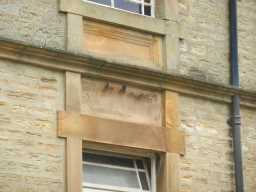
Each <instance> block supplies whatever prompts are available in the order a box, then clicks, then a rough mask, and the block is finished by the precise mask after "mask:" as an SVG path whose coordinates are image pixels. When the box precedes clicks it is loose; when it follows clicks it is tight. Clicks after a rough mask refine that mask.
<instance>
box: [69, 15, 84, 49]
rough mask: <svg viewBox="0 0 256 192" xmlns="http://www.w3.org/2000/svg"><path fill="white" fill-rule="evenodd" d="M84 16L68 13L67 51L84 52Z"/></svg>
mask: <svg viewBox="0 0 256 192" xmlns="http://www.w3.org/2000/svg"><path fill="white" fill-rule="evenodd" d="M83 31H84V30H83V17H82V16H81V15H75V14H73V13H67V41H66V47H67V51H69V52H72V53H83V52H84V33H83Z"/></svg>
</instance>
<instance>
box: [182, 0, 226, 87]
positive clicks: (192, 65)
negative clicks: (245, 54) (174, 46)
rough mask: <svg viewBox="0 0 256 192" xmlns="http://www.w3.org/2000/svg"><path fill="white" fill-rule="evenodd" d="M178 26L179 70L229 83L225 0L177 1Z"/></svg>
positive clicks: (188, 74)
mask: <svg viewBox="0 0 256 192" xmlns="http://www.w3.org/2000/svg"><path fill="white" fill-rule="evenodd" d="M179 2H180V3H179V20H180V25H181V26H180V27H181V29H180V30H181V34H180V35H181V37H180V62H179V66H178V73H180V74H183V75H186V76H190V77H192V78H194V79H198V80H202V81H208V82H215V83H219V84H228V83H229V65H230V64H229V28H228V27H229V20H228V15H229V11H228V0H223V1H219V0H213V1H207V0H206V1H197V0H180V1H179Z"/></svg>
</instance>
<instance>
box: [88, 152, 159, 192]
mask: <svg viewBox="0 0 256 192" xmlns="http://www.w3.org/2000/svg"><path fill="white" fill-rule="evenodd" d="M155 177H156V176H155V160H154V158H140V157H130V156H123V155H119V154H118V155H117V154H106V153H101V152H83V190H84V191H85V192H155V188H156V183H155Z"/></svg>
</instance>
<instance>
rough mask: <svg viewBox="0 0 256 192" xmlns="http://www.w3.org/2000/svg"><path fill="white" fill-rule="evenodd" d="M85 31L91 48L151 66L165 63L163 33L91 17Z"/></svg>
mask: <svg viewBox="0 0 256 192" xmlns="http://www.w3.org/2000/svg"><path fill="white" fill-rule="evenodd" d="M84 33H85V43H84V46H85V49H86V51H88V52H91V53H94V54H97V55H99V56H102V57H108V58H113V59H116V60H118V61H121V62H124V63H131V64H136V65H139V66H144V67H149V68H155V69H161V68H162V67H163V62H162V54H161V50H162V40H161V37H160V36H156V35H151V34H147V33H142V32H137V31H133V30H129V29H125V28H120V27H116V26H111V25H107V24H102V23H96V22H92V21H87V20H86V21H85V23H84Z"/></svg>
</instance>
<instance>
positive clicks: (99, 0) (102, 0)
mask: <svg viewBox="0 0 256 192" xmlns="http://www.w3.org/2000/svg"><path fill="white" fill-rule="evenodd" d="M88 1H91V2H95V3H99V4H102V5H108V6H111V0H88Z"/></svg>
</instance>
